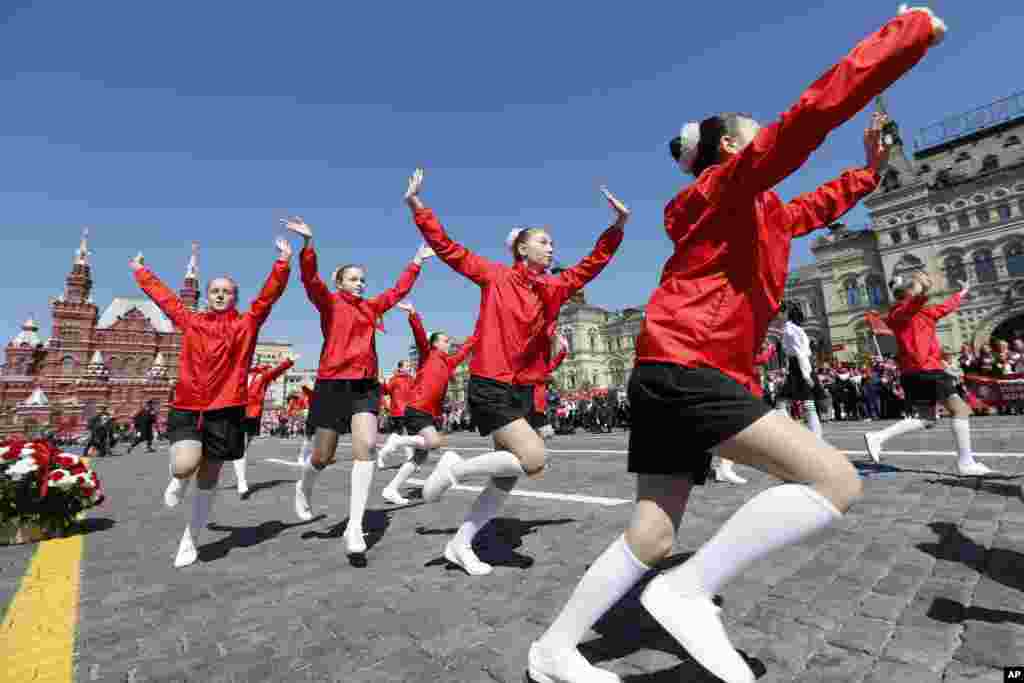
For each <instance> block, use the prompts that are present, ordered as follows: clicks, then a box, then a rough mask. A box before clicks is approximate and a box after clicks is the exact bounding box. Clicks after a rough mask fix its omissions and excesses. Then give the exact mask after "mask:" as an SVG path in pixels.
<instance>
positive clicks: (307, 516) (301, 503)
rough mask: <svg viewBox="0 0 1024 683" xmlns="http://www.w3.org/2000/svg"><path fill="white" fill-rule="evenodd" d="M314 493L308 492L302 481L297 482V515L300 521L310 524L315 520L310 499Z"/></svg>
mask: <svg viewBox="0 0 1024 683" xmlns="http://www.w3.org/2000/svg"><path fill="white" fill-rule="evenodd" d="M311 493H312V491H308V492H307V491H306V490H305V488H304V487H303V486H302V480H301V479H300V480H299V481H297V482H295V514H296V515H298V517H299V519H301V520H302V521H304V522H308V521H309V520H311V519H313V509H312V508H311V507H310V505H309V498H310V494H311Z"/></svg>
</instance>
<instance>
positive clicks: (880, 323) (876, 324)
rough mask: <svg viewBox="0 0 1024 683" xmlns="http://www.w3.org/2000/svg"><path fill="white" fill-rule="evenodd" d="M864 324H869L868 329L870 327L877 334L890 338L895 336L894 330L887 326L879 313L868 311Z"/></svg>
mask: <svg viewBox="0 0 1024 683" xmlns="http://www.w3.org/2000/svg"><path fill="white" fill-rule="evenodd" d="M864 322H866V323H867V324H868V327H870V328H871V331H872V332H874V333H875V334H887V335H889V336H894V335H893V333H892V330H890V329H889V326H888V325H886V324H885V321H884V320H882V316H880V315H879V314H878V312H877V311H868V312H867V313H865V314H864Z"/></svg>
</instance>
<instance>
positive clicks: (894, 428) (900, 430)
mask: <svg viewBox="0 0 1024 683" xmlns="http://www.w3.org/2000/svg"><path fill="white" fill-rule="evenodd" d="M927 426H928V423H927V422H925V421H924V420H919V419H917V418H916V417H908V418H905V419H903V420H900V421H899V422H897V423H896V424H893V425H889V426H888V427H886V428H885V429H883V430H881V431H878V432H875V436H877V437H878V438H879V439H880V440H881V442H882V443H885V442H886V441H888V440H889V439H891V438H892V437H894V436H899V435H900V434H908V433H910V432H916V431H917V430H919V429H924V428H925V427H927Z"/></svg>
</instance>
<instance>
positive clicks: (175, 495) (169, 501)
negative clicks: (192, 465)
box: [164, 477, 192, 508]
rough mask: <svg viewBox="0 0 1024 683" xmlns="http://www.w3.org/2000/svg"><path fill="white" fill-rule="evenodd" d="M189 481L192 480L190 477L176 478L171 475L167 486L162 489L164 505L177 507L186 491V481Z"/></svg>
mask: <svg viewBox="0 0 1024 683" xmlns="http://www.w3.org/2000/svg"><path fill="white" fill-rule="evenodd" d="M190 481H192V479H191V478H189V479H178V478H177V477H171V481H169V482H168V483H167V488H166V489H164V505H166V506H167V507H169V508H173V507H178V505H180V504H181V500H182V498H184V497H185V493H186V492H187V491H188V483H189V482H190Z"/></svg>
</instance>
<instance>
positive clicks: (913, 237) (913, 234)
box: [907, 225, 921, 242]
mask: <svg viewBox="0 0 1024 683" xmlns="http://www.w3.org/2000/svg"><path fill="white" fill-rule="evenodd" d="M920 238H921V235H920V234H918V232H917V226H916V225H911V226H910V227H909V228H907V239H908V240H910V241H911V242H916V241H917V240H919V239H920Z"/></svg>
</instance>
